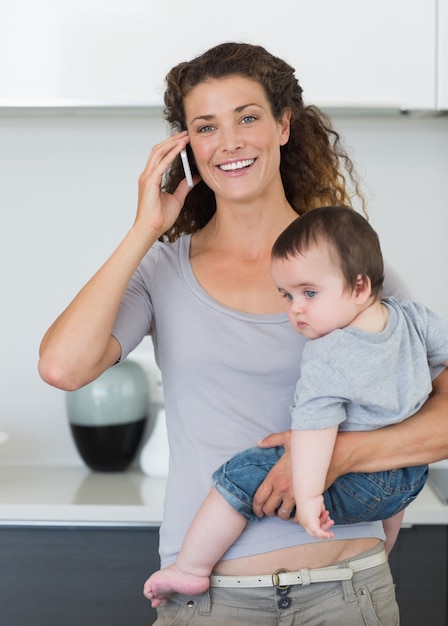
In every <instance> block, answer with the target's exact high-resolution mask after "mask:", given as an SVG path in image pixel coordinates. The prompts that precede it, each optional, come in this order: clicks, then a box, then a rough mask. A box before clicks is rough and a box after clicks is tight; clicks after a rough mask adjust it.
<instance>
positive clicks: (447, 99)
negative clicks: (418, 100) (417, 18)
mask: <svg viewBox="0 0 448 626" xmlns="http://www.w3.org/2000/svg"><path fill="white" fill-rule="evenodd" d="M437 23H438V38H437V46H438V51H437V108H438V109H439V110H441V111H448V0H439V1H438V20H437Z"/></svg>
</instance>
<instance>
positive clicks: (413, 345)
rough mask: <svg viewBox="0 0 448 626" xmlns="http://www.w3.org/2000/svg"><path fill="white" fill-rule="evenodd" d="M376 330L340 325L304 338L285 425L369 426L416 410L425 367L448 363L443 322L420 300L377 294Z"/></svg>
mask: <svg viewBox="0 0 448 626" xmlns="http://www.w3.org/2000/svg"><path fill="white" fill-rule="evenodd" d="M383 302H384V303H385V304H386V305H387V307H388V309H389V320H388V322H387V325H386V327H385V329H384V330H383V331H382V332H380V333H368V332H365V331H363V330H360V329H359V328H353V327H347V328H342V329H338V330H335V331H333V332H331V333H330V334H328V335H326V336H324V337H321V338H319V339H314V340H313V341H309V342H308V343H307V344H306V346H305V348H304V351H303V356H302V363H301V368H300V369H301V371H300V378H299V380H298V382H297V387H296V393H295V403H294V407H293V408H292V428H294V429H295V430H318V429H322V428H329V427H330V426H336V425H338V426H339V429H340V430H374V429H376V428H381V427H382V426H386V425H388V424H394V423H397V422H401V421H402V420H404V419H406V418H407V417H410V416H411V415H413V414H414V413H416V412H417V411H418V410H419V409H420V407H421V406H422V405H423V404H424V402H425V401H426V400H427V398H428V395H429V393H430V392H431V389H432V381H431V372H430V368H433V375H435V374H436V373H438V371H440V368H439V369H436V368H437V366H439V365H442V364H443V363H444V362H447V361H448V322H447V321H446V320H444V319H442V318H440V317H439V316H438V315H436V314H435V313H434V312H433V311H430V310H429V309H427V308H426V307H425V306H424V305H423V304H419V303H414V302H410V301H409V300H397V299H396V298H384V299H383Z"/></svg>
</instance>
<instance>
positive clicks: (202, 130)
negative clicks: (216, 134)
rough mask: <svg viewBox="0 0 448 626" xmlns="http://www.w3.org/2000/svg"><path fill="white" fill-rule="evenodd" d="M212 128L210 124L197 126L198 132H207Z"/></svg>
mask: <svg viewBox="0 0 448 626" xmlns="http://www.w3.org/2000/svg"><path fill="white" fill-rule="evenodd" d="M213 129H214V126H210V125H207V126H201V128H199V132H200V133H209V132H210V131H211V130H213Z"/></svg>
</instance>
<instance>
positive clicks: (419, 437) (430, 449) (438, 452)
mask: <svg viewBox="0 0 448 626" xmlns="http://www.w3.org/2000/svg"><path fill="white" fill-rule="evenodd" d="M445 458H448V369H446V370H444V371H443V372H442V373H441V374H440V375H439V376H438V377H437V378H436V379H435V380H434V381H433V392H432V394H431V396H430V398H429V399H428V400H427V402H426V403H425V404H424V405H423V407H422V408H421V409H420V411H418V413H416V414H415V415H413V416H412V417H410V418H409V419H407V420H404V421H403V422H400V423H399V424H394V425H392V426H387V427H385V428H380V429H378V430H375V431H369V432H345V433H341V434H339V435H338V437H337V440H336V445H335V448H334V453H333V458H332V462H331V466H330V471H329V473H328V477H327V486H328V485H330V484H331V483H332V482H333V481H334V480H335V479H336V478H337V477H338V476H341V475H343V474H347V473H349V472H379V471H382V470H388V469H398V468H400V467H410V466H413V465H422V464H426V463H433V462H435V461H440V460H441V459H445Z"/></svg>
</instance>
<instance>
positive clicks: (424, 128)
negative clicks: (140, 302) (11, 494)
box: [0, 111, 448, 464]
mask: <svg viewBox="0 0 448 626" xmlns="http://www.w3.org/2000/svg"><path fill="white" fill-rule="evenodd" d="M334 122H335V125H336V126H337V128H338V129H339V130H340V132H341V133H342V135H343V137H344V139H345V143H346V144H347V145H348V146H349V147H350V148H351V151H352V154H353V156H354V158H355V161H356V163H357V164H358V169H359V170H360V173H361V175H362V178H363V180H364V182H365V189H366V191H367V193H368V196H369V201H370V204H369V210H370V215H371V222H372V224H373V226H374V227H375V228H376V229H377V231H378V232H379V234H380V237H381V239H382V244H383V251H384V253H385V256H386V257H387V258H388V259H389V260H390V261H391V262H392V263H393V264H394V265H395V266H396V267H397V269H398V270H399V271H400V272H401V274H402V275H403V276H404V278H405V279H406V280H407V282H408V283H409V284H410V285H411V287H412V288H413V289H414V291H415V293H416V296H417V297H418V298H419V299H422V300H424V301H425V302H426V303H427V304H428V305H430V306H431V307H433V308H435V309H436V310H438V311H439V312H440V313H441V314H443V315H444V316H446V317H448V293H447V281H446V278H445V271H446V267H447V262H448V246H447V245H446V242H445V240H446V236H447V233H448V200H447V194H446V176H447V174H446V173H447V172H448V117H438V118H435V117H433V118H428V117H418V116H415V117H414V116H406V117H399V116H398V115H397V117H370V118H369V117H335V118H334ZM164 136H165V125H164V123H163V122H161V121H160V117H159V112H158V111H155V112H152V113H151V114H150V115H148V116H146V117H145V116H143V115H142V114H141V113H139V112H133V111H129V112H128V113H126V114H112V113H105V112H102V113H101V112H100V113H90V114H86V113H82V114H77V115H73V114H68V113H66V114H63V115H51V114H45V115H34V116H33V115H31V114H27V115H19V114H17V115H9V116H8V115H3V116H2V117H0V211H1V227H0V238H1V240H0V268H1V269H0V288H1V294H2V298H1V324H0V332H1V344H0V345H1V349H2V359H1V361H0V381H1V396H0V430H3V431H6V432H7V433H9V435H10V440H9V441H8V442H7V443H6V444H4V445H3V446H2V447H1V448H0V464H1V463H6V462H8V463H11V462H12V463H15V462H17V463H19V462H46V463H73V464H80V463H81V461H80V460H79V457H78V454H77V452H76V449H75V448H74V445H73V443H72V440H71V436H70V432H69V428H68V424H67V418H66V414H65V408H64V394H63V392H61V391H58V390H56V389H53V388H51V387H49V386H47V385H45V384H44V383H43V382H42V381H41V380H40V379H39V377H38V374H37V369H36V364H37V354H38V346H39V342H40V339H41V337H42V335H43V333H44V332H45V330H46V328H47V327H48V326H49V324H50V323H51V322H52V321H53V319H54V318H55V317H56V316H57V315H58V313H59V312H60V311H61V310H62V309H63V307H65V306H66V304H68V302H69V300H70V299H71V298H72V297H73V296H74V294H75V293H76V291H77V290H78V289H79V288H80V287H81V286H82V285H83V283H84V282H85V281H86V280H87V279H88V278H89V277H90V275H91V274H92V273H93V272H94V271H95V270H96V269H97V268H98V267H99V265H100V264H101V263H102V261H103V260H105V258H106V257H107V256H108V254H109V253H110V252H111V251H112V250H113V248H114V247H115V245H116V244H117V243H118V241H119V240H120V238H121V236H122V235H123V234H124V232H125V231H126V230H127V228H128V227H129V226H130V224H131V223H132V220H133V217H134V210H135V205H136V198H137V177H138V175H139V173H140V172H141V170H142V169H143V166H144V164H145V161H146V158H147V156H148V154H149V151H150V149H151V146H152V145H153V144H154V143H155V142H157V141H159V140H160V139H161V138H163V137H164ZM147 347H149V346H148V345H147Z"/></svg>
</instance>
